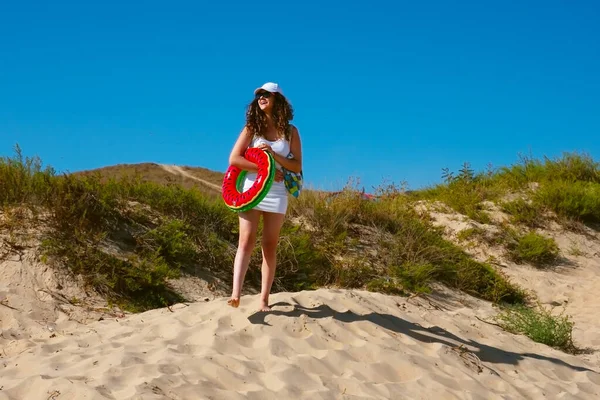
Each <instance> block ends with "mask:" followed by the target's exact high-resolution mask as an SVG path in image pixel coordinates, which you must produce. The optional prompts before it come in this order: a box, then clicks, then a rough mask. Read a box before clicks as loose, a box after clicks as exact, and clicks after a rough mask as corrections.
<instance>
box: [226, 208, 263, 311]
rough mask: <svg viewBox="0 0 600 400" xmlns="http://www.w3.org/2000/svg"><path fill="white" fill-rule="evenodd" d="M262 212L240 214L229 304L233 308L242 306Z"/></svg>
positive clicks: (251, 211) (252, 211)
mask: <svg viewBox="0 0 600 400" xmlns="http://www.w3.org/2000/svg"><path fill="white" fill-rule="evenodd" d="M260 214H261V213H260V211H257V210H249V211H246V212H243V213H240V215H239V220H240V237H239V243H238V248H237V252H236V254H235V261H234V263H233V290H232V292H231V299H229V301H228V302H227V304H229V305H230V306H232V307H238V306H239V305H240V296H241V294H242V287H243V286H244V278H245V277H246V271H248V264H249V263H250V257H251V256H252V250H253V249H254V244H255V243H256V231H257V229H258V221H259V220H260Z"/></svg>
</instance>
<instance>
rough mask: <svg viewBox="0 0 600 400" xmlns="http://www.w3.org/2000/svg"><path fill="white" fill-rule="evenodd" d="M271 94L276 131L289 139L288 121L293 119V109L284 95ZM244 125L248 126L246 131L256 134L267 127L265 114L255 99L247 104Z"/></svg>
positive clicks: (261, 133)
mask: <svg viewBox="0 0 600 400" xmlns="http://www.w3.org/2000/svg"><path fill="white" fill-rule="evenodd" d="M273 95H274V96H273V97H274V98H275V102H274V103H273V113H272V118H273V122H274V123H275V127H276V128H277V132H278V133H279V134H280V135H283V137H285V139H286V140H290V136H291V133H290V121H291V120H293V119H294V109H293V108H292V105H291V104H290V103H289V102H288V101H287V99H286V98H285V97H284V96H282V95H281V94H279V93H273ZM246 126H247V127H248V131H249V132H248V133H249V134H250V135H256V136H262V135H263V132H264V131H265V129H266V128H267V116H266V114H265V113H264V112H263V110H261V109H260V107H259V106H258V100H257V99H254V100H252V102H251V103H250V104H248V109H247V110H246Z"/></svg>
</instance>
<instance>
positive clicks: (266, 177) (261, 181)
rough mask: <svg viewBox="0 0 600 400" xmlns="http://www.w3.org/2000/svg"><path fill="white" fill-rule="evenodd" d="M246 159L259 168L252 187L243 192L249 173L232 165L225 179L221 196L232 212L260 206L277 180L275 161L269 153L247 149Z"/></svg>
mask: <svg viewBox="0 0 600 400" xmlns="http://www.w3.org/2000/svg"><path fill="white" fill-rule="evenodd" d="M244 158H245V159H246V160H248V161H252V162H253V163H255V164H256V165H257V166H258V172H257V174H256V180H255V181H254V183H253V184H252V186H251V187H250V188H249V189H248V190H246V191H245V192H242V187H243V183H244V179H245V178H246V174H247V171H245V170H242V169H241V168H239V167H235V166H233V165H230V166H229V168H227V171H225V176H224V177H223V186H222V190H221V194H222V196H223V200H224V201H225V204H226V205H227V207H229V209H230V210H232V211H236V212H243V211H248V210H250V209H252V208H254V207H256V206H257V205H258V203H260V202H261V201H262V200H263V198H264V197H265V196H266V195H267V193H268V192H269V189H271V185H273V180H274V179H275V159H274V158H273V156H272V155H271V154H269V153H267V152H266V151H264V150H261V149H259V148H256V147H252V148H250V149H247V150H246V152H245V153H244Z"/></svg>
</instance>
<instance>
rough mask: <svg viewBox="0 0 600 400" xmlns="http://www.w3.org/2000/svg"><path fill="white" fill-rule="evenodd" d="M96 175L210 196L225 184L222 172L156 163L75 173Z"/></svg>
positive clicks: (124, 165) (116, 166) (109, 167)
mask: <svg viewBox="0 0 600 400" xmlns="http://www.w3.org/2000/svg"><path fill="white" fill-rule="evenodd" d="M94 174H99V175H100V176H102V177H104V178H115V179H120V178H124V177H132V178H135V177H137V178H139V179H140V180H141V181H142V182H154V183H157V184H163V185H167V184H174V185H180V186H182V187H184V188H186V189H189V188H198V189H200V190H202V191H204V192H206V193H208V194H214V193H220V191H221V184H222V182H223V173H222V172H218V171H213V170H210V169H206V168H201V167H189V166H179V165H171V164H156V163H139V164H118V165H111V166H107V167H102V168H97V169H92V170H88V171H80V172H77V173H75V175H82V176H90V175H94Z"/></svg>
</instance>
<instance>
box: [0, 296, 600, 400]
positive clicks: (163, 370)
mask: <svg viewBox="0 0 600 400" xmlns="http://www.w3.org/2000/svg"><path fill="white" fill-rule="evenodd" d="M453 297H454V299H453V300H452V298H453ZM442 299H443V300H442ZM458 300H460V299H457V298H456V297H455V295H452V294H451V293H446V294H445V295H444V296H443V297H442V296H439V297H436V298H429V299H421V298H413V299H408V298H402V297H390V296H384V295H381V294H376V293H369V292H363V291H341V290H325V289H321V290H318V291H314V292H300V293H295V294H291V293H279V294H275V295H273V302H274V303H275V307H274V311H273V312H272V313H268V314H265V313H254V307H255V306H256V302H257V298H256V297H255V296H246V297H244V298H243V303H242V305H241V306H240V308H239V309H232V308H229V307H227V306H226V304H225V299H219V300H215V301H211V302H206V303H193V304H189V305H185V304H180V305H177V306H175V307H173V308H172V311H170V310H168V309H160V310H153V311H149V312H146V313H143V314H138V315H131V316H127V317H126V318H123V319H118V318H111V319H106V320H103V321H98V322H94V323H91V324H89V325H87V326H86V325H79V326H72V327H70V328H71V329H65V330H64V331H57V332H55V336H54V337H50V336H51V335H48V336H47V337H46V338H43V339H42V338H38V339H37V340H36V341H37V343H36V344H35V346H33V347H30V348H29V349H27V350H25V351H24V352H22V353H21V354H16V355H13V356H9V357H4V358H2V359H1V361H2V365H0V368H1V373H0V387H1V388H2V390H0V399H2V400H4V399H58V400H66V399H144V400H146V399H261V400H262V399H278V400H280V399H433V398H435V399H438V398H439V399H482V400H484V399H485V400H488V399H506V398H511V399H521V398H527V399H540V398H555V399H557V398H562V399H573V398H578V399H596V398H598V397H599V396H600V373H599V372H598V371H599V370H600V366H599V365H596V364H594V363H591V362H586V361H585V360H583V359H582V358H581V357H577V356H570V355H566V354H564V353H561V352H559V351H557V350H553V349H551V348H548V347H547V346H544V345H540V344H537V343H534V342H532V341H530V340H529V339H527V338H525V337H523V336H514V335H510V334H507V333H505V332H503V331H502V330H501V329H499V328H498V327H496V326H493V325H490V324H487V323H484V322H482V321H480V320H479V319H477V318H475V312H476V313H477V316H478V317H479V318H482V319H486V318H488V317H489V316H491V315H493V314H494V310H493V309H492V308H491V307H490V306H489V305H487V304H486V303H484V302H480V301H477V300H473V299H471V298H467V297H465V298H464V299H463V300H462V301H458ZM463 304H465V305H463ZM474 307H475V308H474ZM474 310H477V311H474ZM599 333H600V332H599V331H598V329H597V328H596V330H595V334H596V335H598V334H599Z"/></svg>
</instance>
